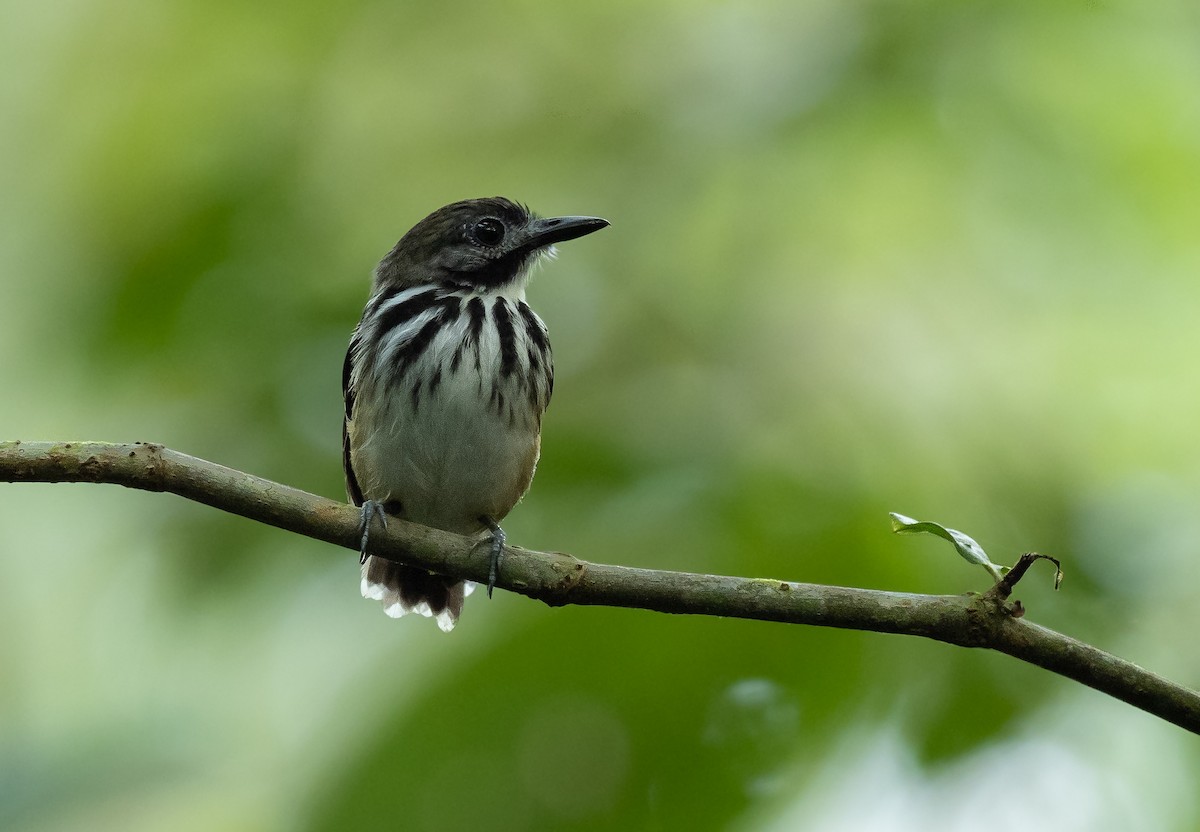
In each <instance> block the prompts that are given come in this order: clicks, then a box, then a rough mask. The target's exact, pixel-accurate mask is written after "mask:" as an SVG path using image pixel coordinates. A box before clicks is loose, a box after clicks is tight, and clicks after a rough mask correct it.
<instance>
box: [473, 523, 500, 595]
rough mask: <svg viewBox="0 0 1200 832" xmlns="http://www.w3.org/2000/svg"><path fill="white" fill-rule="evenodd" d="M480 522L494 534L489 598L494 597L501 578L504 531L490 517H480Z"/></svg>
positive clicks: (490, 563) (489, 570)
mask: <svg viewBox="0 0 1200 832" xmlns="http://www.w3.org/2000/svg"><path fill="white" fill-rule="evenodd" d="M479 520H480V522H482V523H483V524H484V525H485V526H487V527H488V528H489V529H490V530H491V532H492V550H491V552H492V554H491V561H490V562H489V564H488V584H487V593H488V597H489V598H491V597H492V590H493V589H494V588H495V586H496V579H497V578H499V577H500V558H501V557H502V556H503V555H504V541H505V540H506V538H505V535H504V529H502V528H500V525H499V524H498V523H497V522H496V521H495V520H493V519H492V518H490V517H486V516H485V517H480V518H479Z"/></svg>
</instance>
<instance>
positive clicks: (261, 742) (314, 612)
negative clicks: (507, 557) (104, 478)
mask: <svg viewBox="0 0 1200 832" xmlns="http://www.w3.org/2000/svg"><path fill="white" fill-rule="evenodd" d="M3 8H4V19H5V25H4V26H3V27H0V160H2V162H0V194H3V199H0V275H2V278H0V279H2V281H3V282H2V284H0V289H2V294H0V436H2V437H3V438H5V439H27V440H32V439H60V440H67V439H104V440H112V441H133V440H152V441H157V442H163V443H166V444H167V445H169V446H171V447H174V448H178V449H180V450H183V451H186V452H189V453H193V454H196V455H198V456H202V457H206V458H209V459H213V460H216V461H219V462H222V463H224V464H227V465H231V466H234V467H237V468H241V469H244V470H247V471H250V472H253V473H256V474H260V475H263V476H267V477H271V478H273V479H277V480H281V481H284V482H287V483H290V484H292V485H296V486H299V487H302V488H305V489H308V490H312V491H315V492H317V493H320V494H324V495H328V496H331V497H338V498H341V497H342V495H343V491H342V475H341V470H340V458H339V454H340V445H339V429H340V428H339V421H340V415H339V414H340V408H341V401H340V388H339V382H340V366H341V361H342V357H343V353H344V349H345V344H346V341H347V338H348V336H349V333H350V330H351V328H352V327H353V325H354V323H355V322H356V320H357V318H358V315H359V312H360V310H361V307H362V304H363V302H364V300H365V299H366V293H367V287H368V281H369V275H370V271H371V268H372V267H373V265H374V263H375V262H376V261H377V259H378V258H379V257H380V256H382V255H383V254H384V253H385V252H386V251H387V250H388V248H389V247H390V246H391V245H392V243H393V242H394V241H395V240H396V238H398V237H399V236H400V234H402V233H403V232H404V231H405V230H406V229H407V228H408V227H410V226H411V225H412V224H413V223H415V222H416V221H417V220H418V219H420V218H421V217H423V216H424V215H425V214H426V213H428V212H429V211H431V210H432V209H434V208H437V207H438V206H440V205H442V204H444V203H447V202H450V201H453V200H457V199H461V198H467V197H477V196H490V195H494V194H503V195H506V196H510V197H512V198H514V199H518V200H521V201H525V202H528V203H529V204H530V205H531V206H533V207H534V208H535V209H536V210H538V211H540V212H542V213H545V214H555V213H587V214H597V215H600V216H604V217H607V218H608V219H610V220H611V221H612V223H613V226H612V228H611V229H609V230H606V231H605V232H604V233H603V234H600V235H596V236H595V237H589V238H587V239H586V240H581V241H578V242H572V243H570V244H567V245H564V246H563V247H562V252H561V256H560V258H559V260H558V261H557V262H556V263H554V264H553V265H551V266H550V267H548V268H545V269H543V270H542V271H541V273H540V274H538V275H537V276H536V277H535V280H534V283H533V285H532V286H531V288H530V292H529V297H530V300H531V302H532V304H533V305H534V307H535V308H536V309H537V310H538V311H539V312H540V313H541V314H542V316H543V317H544V318H545V319H546V321H547V322H548V324H549V326H550V331H551V335H552V337H553V340H554V346H555V353H556V357H557V367H558V376H557V379H558V384H557V387H556V394H555V400H554V402H553V404H552V406H551V409H550V412H549V414H548V416H547V419H546V422H545V433H544V439H543V460H542V463H541V466H540V468H539V471H538V475H537V479H536V481H535V483H534V487H533V489H532V491H531V492H530V494H529V496H528V497H527V498H526V500H525V502H524V503H523V504H522V505H521V506H520V507H518V509H517V510H516V511H515V512H514V513H513V514H512V515H511V516H510V518H509V520H508V521H507V522H506V524H505V526H506V529H507V531H508V533H509V536H510V539H511V540H513V541H514V542H515V543H518V544H520V545H524V546H528V547H534V548H542V549H555V550H561V551H569V552H572V553H574V554H576V555H578V556H580V557H584V558H588V559H593V560H598V561H604V562H615V563H622V564H630V565H638V566H646V567H659V568H671V569H688V570H696V571H714V572H723V573H731V574H740V575H751V576H771V577H780V578H788V579H793V580H805V581H819V582H831V583H840V584H848V585H855V586H864V587H877V588H885V589H895V590H908V591H920V592H946V593H960V592H966V591H968V590H979V589H982V588H984V587H985V586H986V576H985V575H984V573H983V572H982V570H979V569H977V568H973V567H968V566H967V565H966V564H964V563H963V562H962V561H960V560H958V559H957V557H956V556H955V555H954V554H953V553H952V552H951V551H950V550H949V548H948V547H947V546H945V545H944V544H942V543H941V542H939V541H935V540H932V539H921V538H899V537H895V536H893V535H891V534H890V533H889V526H888V517H887V512H888V511H901V512H904V513H906V514H910V515H913V516H915V517H920V518H923V519H933V520H939V521H941V522H944V523H947V524H949V525H951V526H954V527H957V528H960V529H963V530H964V531H966V532H968V533H969V534H971V535H973V536H975V537H976V538H977V539H978V540H979V541H980V542H981V543H982V544H983V545H984V546H985V547H986V548H987V549H988V551H989V553H990V554H991V555H992V557H993V559H995V560H997V561H999V562H1012V561H1013V560H1014V559H1015V558H1016V556H1017V554H1018V553H1020V552H1021V551H1026V550H1037V551H1041V552H1045V553H1048V554H1053V555H1056V556H1058V557H1060V558H1062V559H1063V561H1064V566H1065V568H1066V573H1067V580H1066V583H1065V584H1064V586H1063V589H1062V591H1061V592H1059V593H1057V594H1056V593H1054V592H1053V591H1052V590H1051V586H1050V584H1051V580H1050V574H1049V571H1048V570H1041V569H1040V568H1039V569H1038V570H1035V572H1034V574H1033V576H1032V578H1031V579H1029V580H1027V582H1026V583H1024V584H1022V586H1021V592H1020V597H1021V598H1022V600H1023V601H1024V602H1025V604H1026V606H1027V607H1028V609H1029V611H1030V617H1031V618H1032V620H1035V621H1037V622H1040V623H1044V624H1046V625H1048V626H1052V627H1056V628H1059V629H1062V630H1064V631H1066V632H1068V633H1071V634H1073V635H1075V636H1078V637H1080V638H1082V639H1085V640H1087V641H1090V642H1092V643H1094V644H1096V645H1098V646H1101V647H1103V648H1106V649H1109V650H1112V651H1114V652H1117V653H1119V654H1121V655H1123V656H1126V657H1128V658H1130V659H1132V660H1134V661H1136V662H1138V663H1140V664H1143V665H1144V666H1147V667H1149V668H1152V669H1154V670H1156V671H1159V672H1161V673H1163V674H1165V675H1167V676H1169V677H1171V678H1173V679H1175V680H1178V681H1181V682H1184V683H1187V684H1190V685H1192V686H1196V685H1197V684H1200V649H1198V648H1197V646H1196V640H1195V637H1194V634H1195V633H1196V632H1197V629H1198V628H1200V604H1197V603H1196V598H1197V583H1198V579H1200V559H1198V558H1197V553H1198V552H1200V513H1198V512H1197V511H1196V508H1197V505H1198V504H1200V435H1197V434H1198V430H1197V427H1196V426H1197V424H1198V423H1200V387H1198V386H1197V384H1196V377H1197V372H1196V362H1197V356H1200V326H1197V324H1196V322H1197V314H1196V310H1197V308H1198V307H1200V281H1198V280H1197V273H1198V268H1200V241H1198V240H1200V235H1198V234H1197V228H1198V223H1200V196H1198V193H1200V187H1198V185H1200V98H1198V97H1197V94H1196V91H1197V89H1200V51H1198V50H1197V48H1196V43H1197V42H1198V41H1197V37H1198V35H1200V10H1198V9H1197V8H1196V7H1195V6H1194V4H1189V3H1184V2H1174V3H1171V2H1164V3H1158V2H1150V3H1133V2H1108V0H1097V1H1095V2H1090V1H1089V0H1079V2H1069V3H1058V4H1044V3H1022V2H1018V3H970V4H959V3H937V2H924V3H922V2H915V3H902V2H894V1H892V2H888V1H887V0H878V1H875V0H860V1H859V2H844V0H816V2H806V3H795V2H784V1H783V0H780V1H779V2H769V1H765V2H741V3H734V2H728V0H726V2H703V1H701V2H694V1H693V2H686V3H684V2H678V0H677V1H676V2H656V3H633V2H609V3H602V4H595V3H593V4H566V3H550V2H533V0H530V1H529V2H518V3H511V4H498V3H493V4H482V3H481V4H471V3H464V2H455V1H454V0H450V1H449V2H447V0H441V2H436V3H435V2H410V3H383V2H348V3H337V4H335V3H315V2H303V0H302V2H295V3H287V4H284V3H267V4H248V3H241V2H229V0H203V2H200V0H178V2H171V3H158V2H148V1H147V0H124V1H122V0H76V1H75V2H52V3H44V2H35V0H6V2H5V3H4V6H3ZM1197 782H1200V749H1198V747H1197V745H1196V742H1195V739H1194V738H1193V737H1190V736H1188V735H1186V734H1185V733H1184V732H1183V731H1181V730H1179V729H1177V728H1174V727H1172V726H1169V725H1166V724H1164V723H1161V722H1159V721H1158V720H1156V719H1154V718H1151V717H1149V716H1147V715H1145V714H1142V713H1141V712H1138V711H1135V710H1133V709H1131V708H1129V707H1127V706H1125V705H1122V704H1120V703H1118V702H1116V701H1114V700H1110V699H1108V698H1106V697H1104V696H1102V695H1100V694H1097V693H1095V692H1093V691H1090V690H1088V689H1085V688H1083V687H1081V686H1079V685H1077V684H1074V683H1071V682H1068V681H1066V680H1063V679H1060V678H1058V677H1054V676H1051V675H1049V674H1047V673H1045V672H1042V671H1039V670H1036V669H1033V668H1031V667H1028V666H1025V665H1022V664H1020V663H1018V662H1016V661H1014V660H1011V659H1008V658H1006V657H1003V656H999V655H992V654H987V653H979V652H967V651H963V650H959V649H955V648H950V647H947V646H943V645H938V644H934V643H932V642H924V641H920V640H917V639H913V638H901V637H893V636H884V635H877V634H871V633H845V632H836V631H825V630H818V629H810V628H802V627H788V626H780V625H770V624H762V623H753V622H741V621H725V620H717V619H688V618H678V617H670V616H665V615H655V614H651V613H646V612H639V611H628V610H610V609H585V608H565V609H557V610H551V609H548V608H546V607H543V606H542V605H540V604H537V603H534V602H530V601H528V600H525V599H522V598H519V597H516V596H513V595H509V594H507V593H498V594H497V597H496V599H495V600H493V601H492V602H490V603H489V602H487V601H486V600H485V599H483V598H482V596H479V595H477V596H476V597H474V598H473V599H471V601H469V602H468V605H467V609H466V611H465V614H464V617H463V620H462V621H461V623H460V626H459V627H458V629H457V630H456V631H455V632H454V633H453V634H452V635H450V636H445V635H443V634H442V633H440V632H438V631H437V628H436V627H434V626H433V624H432V623H430V622H427V621H421V620H404V621H399V622H397V621H392V620H390V619H388V618H386V617H385V616H384V615H383V614H382V613H381V611H380V609H379V606H378V605H377V604H374V603H368V602H365V601H363V600H362V599H360V598H359V597H358V567H357V564H356V558H355V556H354V555H353V554H352V553H350V552H346V551H340V550H337V549H335V548H333V547H330V546H327V545H323V544H319V543H316V542H314V541H310V540H307V539H302V538H299V537H296V536H292V535H288V534H285V533H283V532H280V531H277V530H274V529H270V528H267V527H263V526H259V525H256V524H254V523H251V522H249V521H245V520H241V519H238V518H234V517H229V516H224V515H221V514H219V513H217V512H215V511H213V510H211V509H208V508H205V507H202V506H199V505H196V504H192V503H188V502H186V501H184V500H181V499H178V498H175V497H170V496H164V495H154V494H143V493H137V492H132V491H126V490H122V489H118V488H113V487H103V488H98V487H94V486H83V485H78V486H68V485H60V486H44V485H11V486H0V828H3V829H5V830H57V829H89V830H161V829H165V828H170V829H173V830H185V831H186V830H212V829H222V830H298V831H303V832H307V831H308V830H313V831H314V832H315V831H316V830H340V829H367V828H371V829H380V828H384V829H387V828H394V829H406V830H409V829H411V830H444V829H463V828H480V829H500V830H540V829H624V828H635V829H719V828H720V829H736V830H758V829H778V830H790V829H820V830H857V829H867V828H869V829H872V830H956V829H973V828H979V824H980V823H984V822H985V823H986V824H987V825H988V826H989V827H992V828H998V829H999V828H1021V829H1034V830H1041V829H1048V830H1049V829H1053V830H1127V829H1131V828H1137V829H1164V830H1192V829H1196V828H1200V800H1198V796H1197V793H1196V789H1195V784H1196V783H1197Z"/></svg>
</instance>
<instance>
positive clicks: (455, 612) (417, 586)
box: [362, 557, 475, 633]
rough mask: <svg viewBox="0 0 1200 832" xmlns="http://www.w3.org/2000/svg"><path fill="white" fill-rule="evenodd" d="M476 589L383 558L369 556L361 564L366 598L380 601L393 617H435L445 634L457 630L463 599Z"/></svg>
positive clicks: (469, 585) (363, 592) (466, 582)
mask: <svg viewBox="0 0 1200 832" xmlns="http://www.w3.org/2000/svg"><path fill="white" fill-rule="evenodd" d="M474 588H475V584H473V583H470V582H469V581H456V580H455V579H454V578H447V577H445V576H444V575H435V574H434V573H432V572H427V571H425V570H424V569H418V568H417V567H414V566H404V565H403V564H399V563H396V562H395V561H390V560H385V559H384V558H377V557H369V558H367V562H366V563H364V564H363V567H362V595H363V597H364V598H369V599H371V600H373V601H379V602H380V603H381V604H383V611H384V612H385V613H387V614H388V615H390V616H391V617H392V618H399V617H400V616H402V615H408V613H410V612H413V613H417V614H418V615H423V616H425V617H426V618H435V619H437V624H438V627H439V628H440V629H441V630H442V632H444V633H448V632H450V631H451V630H453V629H454V625H455V623H456V622H457V621H458V616H459V615H460V614H461V613H462V607H463V600H464V599H465V598H466V597H467V595H469V594H470V593H471V590H473V589H474Z"/></svg>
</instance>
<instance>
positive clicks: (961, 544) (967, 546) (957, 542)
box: [891, 511, 1007, 581]
mask: <svg viewBox="0 0 1200 832" xmlns="http://www.w3.org/2000/svg"><path fill="white" fill-rule="evenodd" d="M891 517H892V531H894V532H895V533H896V534H932V535H935V536H937V537H940V538H942V539H943V540H949V541H950V542H951V543H952V544H953V545H954V549H955V551H957V552H958V553H959V554H960V555H962V558H963V560H965V561H966V562H967V563H974V564H978V565H979V566H982V567H983V568H984V569H986V570H987V571H988V574H990V575H991V576H992V578H994V579H995V580H996V581H1000V580H1001V579H1002V578H1003V577H1004V572H1005V570H1006V569H1007V567H1002V566H997V565H996V564H994V563H992V561H991V560H990V559H989V558H988V556H987V552H985V551H983V547H982V546H980V545H979V544H978V543H976V542H975V541H974V540H973V539H972V538H971V537H969V536H968V535H965V534H963V533H962V532H960V531H959V530H958V529H949V528H946V527H945V526H943V525H942V524H940V523H931V522H929V521H928V520H914V519H913V518H911V517H905V516H904V515H903V514H897V513H896V512H894V511H893V512H891Z"/></svg>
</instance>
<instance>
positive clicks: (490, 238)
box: [471, 217, 504, 246]
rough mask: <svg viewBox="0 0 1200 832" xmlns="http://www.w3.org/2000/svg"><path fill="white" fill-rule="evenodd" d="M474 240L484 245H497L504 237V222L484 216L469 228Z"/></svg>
mask: <svg viewBox="0 0 1200 832" xmlns="http://www.w3.org/2000/svg"><path fill="white" fill-rule="evenodd" d="M471 236H472V237H474V238H475V242H477V243H479V244H480V245H484V246H497V245H500V241H501V240H503V239H504V223H502V222H500V220H498V219H496V218H494V217H484V218H483V219H481V220H480V221H479V222H477V223H475V226H474V228H472V229H471Z"/></svg>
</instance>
